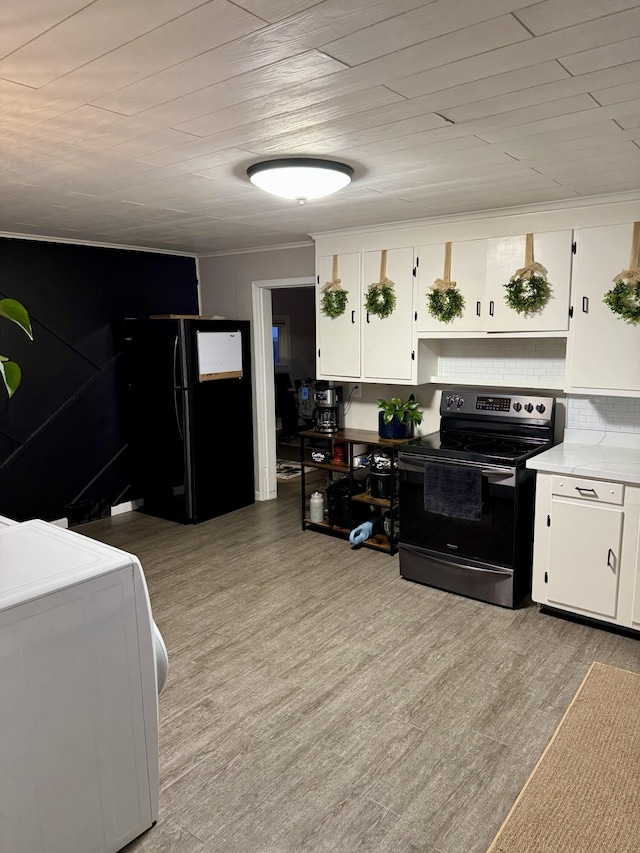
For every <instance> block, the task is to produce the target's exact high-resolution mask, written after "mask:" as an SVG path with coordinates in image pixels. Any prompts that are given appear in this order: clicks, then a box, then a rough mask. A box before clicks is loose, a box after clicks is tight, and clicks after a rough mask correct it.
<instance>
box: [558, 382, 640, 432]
mask: <svg viewBox="0 0 640 853" xmlns="http://www.w3.org/2000/svg"><path fill="white" fill-rule="evenodd" d="M639 369H640V366H639ZM567 427H568V428H569V429H587V430H596V431H598V432H603V431H604V432H626V433H635V434H638V435H640V400H639V399H636V398H634V397H569V398H568V399H567Z"/></svg>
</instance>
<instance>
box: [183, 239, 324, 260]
mask: <svg viewBox="0 0 640 853" xmlns="http://www.w3.org/2000/svg"><path fill="white" fill-rule="evenodd" d="M310 246H315V243H314V242H313V240H305V241H304V242H302V243H279V244H278V245H277V246H254V247H252V248H250V249H223V250H221V251H219V252H206V253H204V254H199V255H197V256H196V257H198V258H220V257H222V256H223V255H248V254H252V253H255V252H278V251H280V250H281V249H307V248H309V247H310Z"/></svg>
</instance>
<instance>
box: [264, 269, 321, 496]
mask: <svg viewBox="0 0 640 853" xmlns="http://www.w3.org/2000/svg"><path fill="white" fill-rule="evenodd" d="M315 283H316V280H315V277H314V276H310V275H305V276H300V277H299V278H271V279H264V280H261V281H252V282H251V305H252V313H253V344H254V346H253V352H254V365H253V367H254V377H255V381H254V387H255V405H256V412H255V425H256V460H257V464H256V475H257V476H256V500H258V501H268V500H273V498H276V497H277V496H278V486H277V481H276V406H275V382H274V378H273V340H272V337H271V326H272V320H273V314H272V310H271V291H272V290H279V289H280V288H284V287H314V286H315Z"/></svg>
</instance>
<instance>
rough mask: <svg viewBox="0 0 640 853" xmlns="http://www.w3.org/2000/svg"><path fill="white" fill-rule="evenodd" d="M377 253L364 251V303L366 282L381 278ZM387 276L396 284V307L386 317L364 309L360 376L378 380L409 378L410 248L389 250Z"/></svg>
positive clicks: (411, 324) (412, 360) (413, 344)
mask: <svg viewBox="0 0 640 853" xmlns="http://www.w3.org/2000/svg"><path fill="white" fill-rule="evenodd" d="M380 257H381V252H366V253H365V256H364V278H363V296H362V302H363V304H364V295H365V294H366V292H367V288H368V287H369V285H370V284H372V283H373V282H376V281H380ZM387 278H389V279H391V281H392V282H393V283H394V285H395V287H394V292H395V296H396V307H395V308H394V310H393V313H392V314H391V315H390V316H389V317H385V319H381V318H380V317H378V316H376V315H375V314H369V313H367V312H364V313H365V318H364V319H365V322H363V324H362V337H363V372H362V378H363V379H367V380H370V381H380V382H391V381H396V380H397V381H398V382H410V381H411V379H412V373H413V365H414V364H415V357H416V352H415V347H416V341H415V339H414V338H415V336H414V333H413V330H414V320H413V248H407V249H389V250H388V252H387ZM363 311H364V308H363Z"/></svg>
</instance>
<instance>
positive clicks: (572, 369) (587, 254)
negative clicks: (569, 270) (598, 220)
mask: <svg viewBox="0 0 640 853" xmlns="http://www.w3.org/2000/svg"><path fill="white" fill-rule="evenodd" d="M632 239H633V223H628V224H626V225H606V226H601V227H597V228H583V229H581V230H580V231H577V232H576V241H577V244H578V253H577V256H576V268H575V271H574V277H573V294H572V300H573V320H572V324H571V338H570V345H569V371H568V374H569V384H570V388H571V390H573V391H583V392H589V391H591V392H594V393H598V394H607V393H610V394H615V393H620V392H622V393H623V394H628V393H633V392H638V391H640V325H632V324H630V323H627V322H625V321H624V320H623V319H622V318H621V317H619V316H618V315H617V314H614V313H613V312H612V311H611V309H610V308H609V306H608V305H605V303H604V302H603V301H602V300H603V298H604V295H605V293H607V291H609V290H611V288H612V287H613V285H614V282H613V279H614V277H615V276H616V275H617V274H618V273H619V272H620V271H621V270H623V269H627V268H628V266H629V255H630V252H631V244H632Z"/></svg>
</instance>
